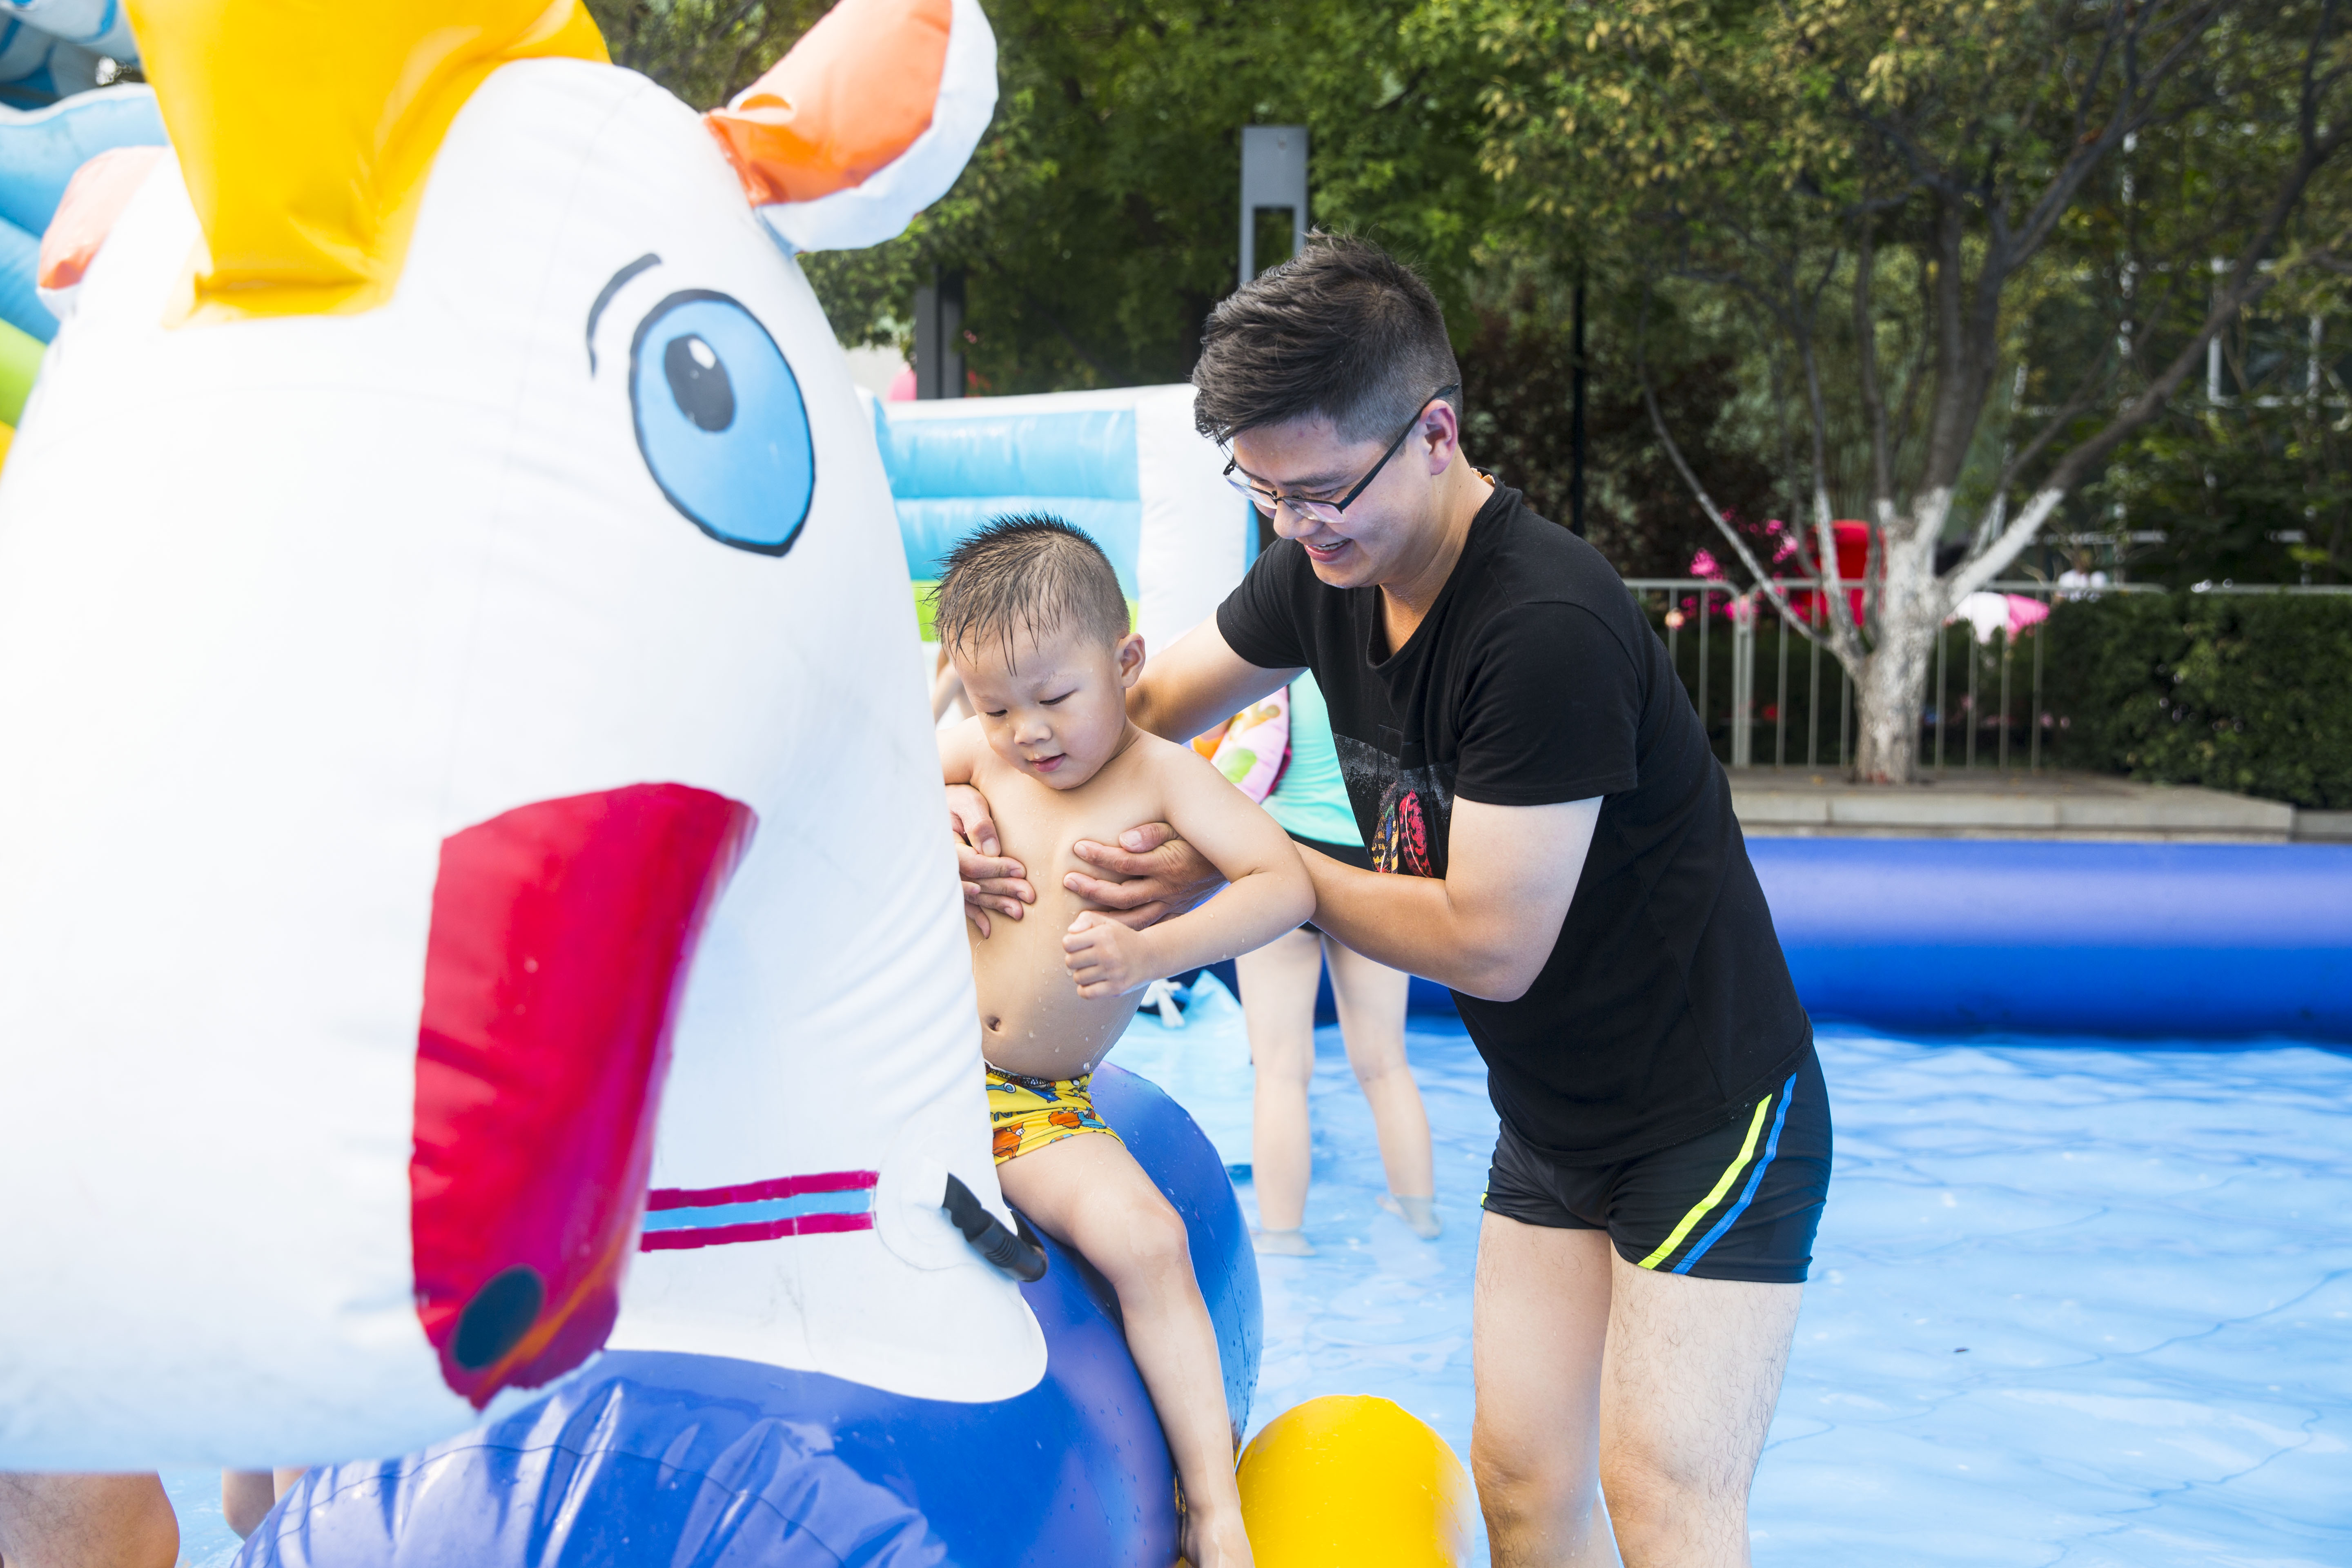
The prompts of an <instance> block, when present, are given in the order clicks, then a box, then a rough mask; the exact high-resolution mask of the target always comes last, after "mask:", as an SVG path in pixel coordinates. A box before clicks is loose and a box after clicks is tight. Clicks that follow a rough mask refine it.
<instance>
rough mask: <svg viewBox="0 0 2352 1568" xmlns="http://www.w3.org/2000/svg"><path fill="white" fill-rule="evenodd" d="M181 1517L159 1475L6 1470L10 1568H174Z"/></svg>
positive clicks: (0, 1515)
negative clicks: (13, 1471) (86, 1474)
mask: <svg viewBox="0 0 2352 1568" xmlns="http://www.w3.org/2000/svg"><path fill="white" fill-rule="evenodd" d="M179 1556H180V1521H179V1520H178V1518H177V1517H175V1516H174V1515H173V1512H172V1500H171V1499H169V1498H167V1497H165V1496H164V1495H163V1482H162V1481H161V1480H159V1479H156V1478H155V1477H153V1476H152V1475H148V1476H139V1475H130V1476H75V1475H33V1474H12V1473H5V1472H0V1564H5V1568H172V1564H173V1563H175V1562H177V1561H178V1560H179Z"/></svg>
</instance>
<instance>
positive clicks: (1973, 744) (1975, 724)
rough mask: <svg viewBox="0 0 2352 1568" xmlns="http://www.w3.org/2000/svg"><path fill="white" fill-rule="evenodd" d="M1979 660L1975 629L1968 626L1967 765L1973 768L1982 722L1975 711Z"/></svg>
mask: <svg viewBox="0 0 2352 1568" xmlns="http://www.w3.org/2000/svg"><path fill="white" fill-rule="evenodd" d="M1981 662H1982V659H1981V657H1980V656H1979V653H1978V651H1977V638H1976V629H1975V628H1974V627H1970V628H1969V763H1968V765H1969V767H1971V768H1973V767H1975V766H1976V765H1977V731H1978V729H1979V727H1981V725H1982V723H1983V716H1982V715H1981V714H1979V712H1978V711H1977V666H1978V665H1979V663H1981Z"/></svg>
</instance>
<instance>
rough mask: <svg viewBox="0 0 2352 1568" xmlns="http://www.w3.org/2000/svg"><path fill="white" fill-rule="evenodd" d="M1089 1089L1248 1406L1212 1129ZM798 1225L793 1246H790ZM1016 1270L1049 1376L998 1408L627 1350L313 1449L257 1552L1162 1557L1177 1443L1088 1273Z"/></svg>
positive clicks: (1162, 1562) (377, 1556) (890, 1561)
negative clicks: (1205, 1307)
mask: <svg viewBox="0 0 2352 1568" xmlns="http://www.w3.org/2000/svg"><path fill="white" fill-rule="evenodd" d="M1094 1091H1095V1100H1096V1104H1097V1107H1098V1108H1099V1109H1100V1110H1101V1111H1102V1113H1103V1116H1104V1119H1105V1120H1106V1121H1109V1122H1110V1124H1111V1125H1112V1126H1113V1127H1115V1128H1117V1129H1118V1133H1119V1136H1120V1137H1121V1138H1122V1139H1123V1140H1125V1141H1126V1142H1127V1145H1128V1147H1129V1150H1131V1151H1132V1152H1134V1154H1135V1157H1136V1159H1137V1160H1138V1161H1139V1162H1140V1163H1141V1164H1142V1165H1143V1167H1144V1169H1145V1170H1146V1171H1148V1172H1149V1173H1150V1174H1151V1177H1152V1179H1153V1180H1154V1181H1155V1182H1156V1183H1157V1184H1159V1186H1160V1190H1161V1191H1162V1192H1163V1193H1165V1194H1167V1196H1168V1198H1169V1200H1170V1201H1171V1203H1173V1204H1174V1205H1176V1208H1177V1210H1178V1212H1179V1213H1181V1215H1183V1216H1184V1223H1185V1226H1186V1227H1187V1229H1188V1230H1189V1232H1190V1235H1191V1242H1192V1268H1193V1273H1194V1275H1195V1276H1196V1277H1197V1278H1198V1279H1199V1280H1200V1282H1201V1288H1202V1295H1203V1296H1204V1297H1205V1298H1206V1299H1207V1300H1208V1304H1209V1311H1210V1316H1211V1318H1212V1320H1213V1321H1214V1322H1215V1324H1216V1326H1217V1331H1218V1350H1219V1354H1220V1356H1221V1358H1222V1359H1223V1365H1224V1371H1225V1393H1226V1401H1227V1404H1228V1405H1229V1407H1230V1408H1231V1410H1232V1412H1233V1416H1234V1424H1235V1426H1236V1428H1237V1429H1238V1428H1239V1427H1241V1426H1243V1425H1244V1423H1246V1421H1247V1419H1248V1411H1249V1396H1250V1391H1251V1390H1252V1389H1253V1388H1254V1387H1255V1384H1256V1381H1257V1363H1258V1353H1259V1346H1260V1342H1261V1338H1262V1328H1261V1322H1262V1314H1261V1311H1260V1305H1259V1297H1258V1279H1257V1264H1256V1259H1255V1256H1254V1255H1253V1253H1252V1251H1251V1249H1250V1242H1249V1232H1248V1228H1247V1226H1245V1225H1244V1222H1243V1219H1242V1214H1241V1209H1240V1207H1239V1205H1237V1204H1236V1202H1235V1201H1234V1191H1233V1187H1232V1185H1231V1184H1229V1183H1228V1182H1227V1180H1226V1178H1225V1173H1224V1167H1223V1165H1222V1164H1221V1163H1219V1162H1218V1159H1217V1154H1216V1151H1215V1150H1214V1149H1213V1147H1212V1146H1211V1145H1210V1143H1209V1141H1208V1140H1207V1139H1206V1138H1205V1137H1203V1136H1202V1134H1201V1131H1200V1130H1199V1129H1198V1128H1197V1127H1195V1126H1194V1125H1193V1124H1192V1119H1191V1118H1190V1117H1188V1116H1187V1115H1185V1113H1184V1112H1183V1110H1181V1109H1180V1108H1179V1107H1178V1106H1177V1105H1176V1103H1175V1102H1174V1101H1173V1100H1170V1099H1169V1098H1168V1097H1167V1096H1166V1095H1164V1094H1162V1093H1161V1092H1160V1090H1159V1089H1157V1088H1156V1087H1154V1086H1153V1085H1152V1084H1150V1082H1148V1081H1147V1080H1145V1079H1139V1078H1137V1077H1135V1076H1134V1075H1132V1074H1130V1073H1127V1072H1124V1071H1122V1070H1120V1069H1119V1068H1115V1067H1108V1066H1106V1067H1105V1068H1102V1069H1101V1070H1100V1072H1099V1073H1097V1076H1096V1079H1095V1084H1094ZM785 1245H789V1243H786V1244H785ZM1047 1248H1048V1251H1049V1253H1050V1255H1051V1267H1050V1268H1048V1269H1047V1271H1046V1274H1045V1278H1044V1279H1040V1280H1038V1281H1037V1282H1036V1283H1035V1284H1034V1285H1028V1286H1024V1287H1023V1293H1024V1296H1025V1297H1026V1299H1027V1300H1028V1302H1029V1306H1030V1309H1031V1310H1033V1311H1034V1313H1035V1314H1036V1317H1037V1321H1038V1324H1039V1326H1040V1327H1041V1328H1043V1329H1044V1331H1045V1343H1046V1357H1047V1360H1046V1371H1045V1378H1044V1380H1043V1381H1042V1382H1041V1383H1039V1384H1037V1386H1035V1387H1034V1388H1032V1389H1031V1390H1030V1391H1029V1392H1028V1393H1026V1394H1022V1395H1020V1396H1019V1397H1018V1398H1014V1399H1008V1400H1004V1401H1002V1402H999V1403H996V1404H990V1405H956V1404H949V1403H945V1402H941V1401H936V1400H919V1399H908V1398H903V1397H900V1396H897V1395H893V1394H882V1393H879V1392H877V1390H874V1389H871V1388H867V1387H865V1386H863V1385H861V1384H852V1383H845V1382H843V1381H841V1380H840V1379H838V1378H833V1377H827V1376H824V1374H822V1373H804V1372H791V1371H786V1370H784V1369H782V1368H779V1367H772V1366H766V1365H761V1364H757V1363H749V1362H737V1361H727V1360H721V1359H719V1358H716V1357H710V1356H692V1355H667V1354H650V1353H636V1352H612V1353H609V1354H607V1355H605V1356H604V1357H602V1358H601V1359H599V1360H598V1361H596V1362H595V1363H593V1364H592V1365H591V1366H590V1367H589V1368H588V1369H587V1370H586V1372H585V1373H583V1374H582V1375H580V1376H578V1377H575V1378H574V1379H573V1380H572V1381H571V1382H569V1383H567V1384H564V1385H563V1386H562V1387H561V1388H560V1389H558V1390H557V1391H556V1393H554V1394H552V1395H551V1396H550V1397H549V1398H548V1399H546V1400H544V1401H542V1402H541V1403H540V1404H538V1405H533V1406H532V1407H530V1409H528V1410H525V1411H523V1412H521V1413H520V1414H519V1415H514V1416H511V1417H509V1418H508V1419H506V1420H504V1421H500V1422H498V1423H496V1424H494V1425H491V1426H486V1427H483V1428H480V1429H478V1430H476V1431H473V1432H469V1433H467V1434H466V1435H464V1436H460V1437H456V1438H453V1439H451V1440H450V1441H448V1442H446V1443H442V1444H438V1445H436V1446H435V1447H431V1448H428V1449H426V1450H425V1451H424V1452H423V1453H421V1454H417V1455H414V1456H412V1457H410V1458H402V1459H395V1460H391V1461H387V1462H382V1463H367V1464H352V1465H342V1466H338V1467H336V1468H331V1469H318V1470H313V1471H311V1472H310V1474H308V1475H307V1476H305V1477H304V1478H303V1479H302V1480H301V1481H300V1482H299V1484H298V1485H297V1486H296V1487H295V1488H294V1489H291V1490H290V1491H289V1492H288V1494H287V1495H286V1497H285V1498H284V1499H283V1500H281V1501H280V1502H279V1504H278V1508H277V1510H275V1511H274V1512H272V1513H271V1515H270V1516H269V1519H268V1521H266V1522H265V1523H264V1524H263V1526H262V1527H261V1528H260V1529H259V1530H257V1531H255V1532H254V1534H253V1536H252V1538H251V1539H250V1540H249V1541H247V1543H246V1546H245V1550H244V1551H243V1552H240V1553H239V1554H238V1556H237V1558H236V1562H237V1563H238V1564H240V1565H247V1568H262V1565H264V1564H271V1565H282V1568H394V1565H401V1568H451V1565H454V1564H464V1565H466V1568H559V1565H560V1568H603V1565H606V1564H610V1565H612V1568H651V1565H654V1564H676V1565H678V1568H684V1565H686V1564H694V1565H697V1568H718V1565H720V1564H743V1565H747V1568H748V1565H750V1564H754V1563H756V1564H760V1565H761V1568H840V1565H843V1564H858V1565H861V1568H865V1565H871V1568H929V1565H932V1564H945V1563H954V1564H958V1565H960V1568H1016V1565H1036V1568H1044V1565H1045V1564H1086V1565H1087V1568H1097V1565H1099V1568H1167V1565H1168V1563H1170V1562H1171V1561H1172V1560H1173V1558H1174V1556H1175V1552H1176V1523H1177V1520H1176V1506H1175V1475H1174V1471H1173V1469H1172V1468H1171V1465H1170V1462H1169V1458H1168V1448H1167V1444H1166V1442H1165V1440H1164V1439H1163V1437H1162V1436H1161V1435H1160V1424H1159V1420H1158V1418H1157V1416H1156V1415H1154V1414H1153V1411H1152V1406H1151V1399H1150V1395H1149V1394H1147V1393H1146V1392H1145V1390H1144V1387H1143V1383H1142V1379H1141V1378H1140V1377H1139V1375H1138V1373H1137V1372H1136V1370H1135V1363H1134V1361H1133V1360H1132V1358H1130V1357H1129V1354H1128V1352H1127V1342H1126V1340H1125V1338H1124V1336H1123V1335H1122V1334H1121V1332H1120V1331H1119V1328H1118V1308H1117V1302H1116V1300H1115V1299H1114V1297H1113V1296H1112V1294H1111V1292H1110V1289H1109V1288H1108V1285H1107V1284H1105V1282H1104V1281H1103V1280H1102V1279H1101V1277H1100V1276H1099V1275H1097V1274H1096V1273H1095V1272H1094V1271H1093V1270H1092V1269H1090V1268H1087V1266H1086V1264H1085V1263H1084V1262H1083V1261H1081V1260H1080V1259H1079V1258H1077V1257H1076V1255H1075V1254H1073V1253H1071V1252H1069V1251H1068V1250H1067V1249H1066V1248H1064V1247H1059V1246H1057V1245H1055V1244H1053V1243H1051V1242H1048V1244H1047Z"/></svg>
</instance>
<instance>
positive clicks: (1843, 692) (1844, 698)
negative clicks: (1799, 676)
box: [1838, 659, 1853, 767]
mask: <svg viewBox="0 0 2352 1568" xmlns="http://www.w3.org/2000/svg"><path fill="white" fill-rule="evenodd" d="M1852 697H1853V682H1852V681H1851V680H1848V679H1846V678H1845V661H1844V660H1843V659H1840V660H1839V661H1838V766H1840V767H1845V766H1847V765H1848V764H1847V763H1846V756H1845V731H1846V720H1847V719H1848V717H1849V716H1850V715H1851V714H1852V713H1853V702H1852V701H1850V700H1849V699H1850V698H1852Z"/></svg>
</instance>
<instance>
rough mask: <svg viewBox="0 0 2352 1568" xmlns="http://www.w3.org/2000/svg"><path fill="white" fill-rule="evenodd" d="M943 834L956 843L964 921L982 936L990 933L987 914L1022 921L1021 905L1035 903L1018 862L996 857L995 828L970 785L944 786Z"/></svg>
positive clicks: (984, 804) (981, 798) (985, 803)
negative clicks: (945, 823)
mask: <svg viewBox="0 0 2352 1568" xmlns="http://www.w3.org/2000/svg"><path fill="white" fill-rule="evenodd" d="M947 797H948V831H949V832H950V834H952V835H953V836H954V837H955V841H956V874H957V875H958V876H959V877H961V879H962V880H963V913H964V918H965V919H966V920H968V921H971V923H972V926H973V928H974V929H975V930H977V931H979V932H980V934H981V935H982V937H985V936H987V935H988V934H989V926H988V911H989V910H995V911H996V912H997V913H998V914H1000V915H1003V917H1004V918H1005V919H1006V920H1013V921H1017V920H1019V919H1020V918H1021V906H1022V905H1023V904H1026V903H1034V902H1036V900H1037V892H1036V889H1034V888H1032V887H1031V886H1030V885H1029V881H1028V872H1027V871H1025V870H1024V869H1023V868H1022V865H1021V862H1020V861H1018V860H1011V859H1004V858H1000V857H999V856H998V853H997V851H998V849H999V848H1000V846H999V845H998V843H997V840H996V824H995V823H994V822H992V821H991V820H990V819H989V811H988V801H987V799H986V797H984V796H983V795H982V794H981V793H980V792H979V791H978V790H976V789H974V788H972V787H971V785H970V784H950V785H948V786H947Z"/></svg>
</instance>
